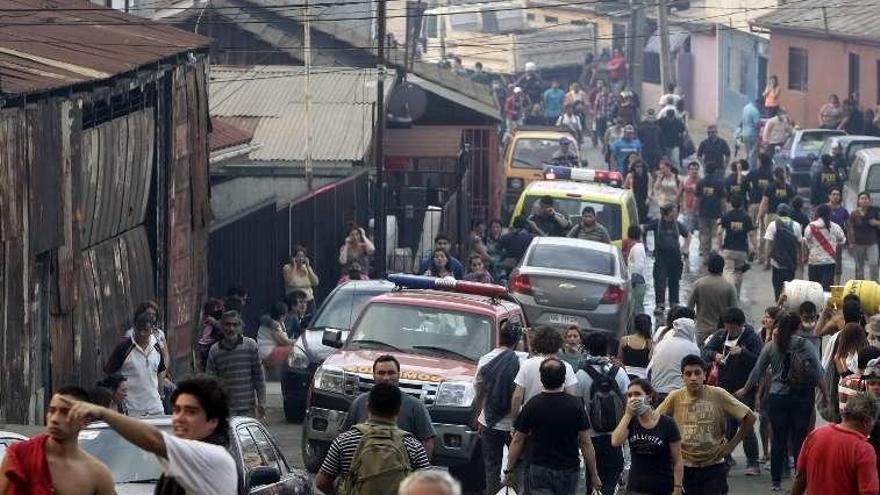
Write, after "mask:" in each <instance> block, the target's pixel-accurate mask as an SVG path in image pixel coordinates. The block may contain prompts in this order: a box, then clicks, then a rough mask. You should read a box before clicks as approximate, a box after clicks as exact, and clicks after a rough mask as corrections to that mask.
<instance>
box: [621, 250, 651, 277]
mask: <svg viewBox="0 0 880 495" xmlns="http://www.w3.org/2000/svg"><path fill="white" fill-rule="evenodd" d="M626 264H627V266H629V273H630V275H632V274H634V273H638V274H639V275H641V276H642V278H644V279H645V280H648V256H647V255H646V254H645V245H644V244H643V243H641V242H637V243H635V244H633V245H632V247H631V248H629V256H627V258H626Z"/></svg>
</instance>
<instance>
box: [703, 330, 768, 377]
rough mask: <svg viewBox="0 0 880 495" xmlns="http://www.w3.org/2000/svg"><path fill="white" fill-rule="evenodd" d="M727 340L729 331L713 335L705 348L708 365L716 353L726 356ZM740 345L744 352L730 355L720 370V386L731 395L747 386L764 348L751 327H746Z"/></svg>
mask: <svg viewBox="0 0 880 495" xmlns="http://www.w3.org/2000/svg"><path fill="white" fill-rule="evenodd" d="M726 340H727V330H718V331H717V332H715V333H713V334H712V337H710V338H709V342H708V343H707V344H706V345H705V346H704V347H703V359H705V360H706V362H707V363H711V362H712V361H713V360H714V356H715V353H716V352H719V353H722V354H724V352H723V349H724V342H725V341H726ZM738 344H739V346H740V347H742V352H741V353H739V354H738V355H733V354H731V355H728V356H727V360H726V361H725V363H724V364H723V365H720V366H719V368H718V386H719V387H721V388H723V389H724V390H727V391H728V392H731V393H733V392H735V391H737V390H739V389H740V388H742V386H743V385H745V384H746V382H747V381H748V379H749V374H750V373H751V372H752V368H754V367H755V363H756V362H758V356H760V355H761V349H762V348H763V347H764V343H763V342H762V341H761V337H760V336H759V335H758V334H757V333H756V332H755V331H754V330H752V328H751V327H750V326H749V325H746V327H745V330H743V333H742V335H740V337H739V342H738Z"/></svg>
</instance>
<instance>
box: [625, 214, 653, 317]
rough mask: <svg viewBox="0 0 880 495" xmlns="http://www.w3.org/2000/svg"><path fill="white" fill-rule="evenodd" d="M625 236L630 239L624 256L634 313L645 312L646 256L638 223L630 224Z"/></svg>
mask: <svg viewBox="0 0 880 495" xmlns="http://www.w3.org/2000/svg"><path fill="white" fill-rule="evenodd" d="M626 237H627V238H628V239H629V240H630V241H632V245H631V246H630V248H629V253H627V256H626V265H627V267H629V276H630V280H631V283H632V297H633V307H634V311H635V314H637V315H638V314H642V313H644V312H645V288H646V287H645V286H646V281H647V280H648V256H647V254H646V253H645V245H644V244H643V243H642V229H641V227H639V226H638V225H630V226H629V229H627V231H626Z"/></svg>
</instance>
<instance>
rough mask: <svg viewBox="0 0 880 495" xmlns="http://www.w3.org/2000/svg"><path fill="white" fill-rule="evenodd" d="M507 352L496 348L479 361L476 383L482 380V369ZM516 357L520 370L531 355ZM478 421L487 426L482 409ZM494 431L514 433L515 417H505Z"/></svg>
mask: <svg viewBox="0 0 880 495" xmlns="http://www.w3.org/2000/svg"><path fill="white" fill-rule="evenodd" d="M505 350H506V349H503V348H501V347H496V348H495V349H492V350H491V351H489V353H488V354H486V355H484V356H483V357H481V358H480V360H479V361H477V372H476V373H475V374H474V383H477V382H478V381H479V379H480V369H481V368H482V367H483V366H486V365H487V364H489V362H490V361H492V360H493V359H495V358H496V357H498V355H499V354H501V353H502V352H503V351H505ZM516 355H517V357H519V366H520V369H522V364H523V362H524V361H525V360H526V358H528V356H529V355H528V354H526V353H525V352H517V353H516ZM477 421H479V422H480V424H481V425H483V426H487V425H486V412H485V410H484V409H482V408H481V409H480V417H479V418H477ZM492 429H493V430H503V431H513V417H512V416H511V415H510V414H508V415H507V416H504V417H503V418H501V419H499V420H498V422H497V423H495V426H493V427H492Z"/></svg>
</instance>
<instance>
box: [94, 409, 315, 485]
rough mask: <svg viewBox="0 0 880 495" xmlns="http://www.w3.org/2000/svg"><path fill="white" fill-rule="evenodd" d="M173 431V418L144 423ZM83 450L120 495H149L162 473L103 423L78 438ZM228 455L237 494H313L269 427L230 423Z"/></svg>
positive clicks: (239, 419)
mask: <svg viewBox="0 0 880 495" xmlns="http://www.w3.org/2000/svg"><path fill="white" fill-rule="evenodd" d="M142 420H143V421H147V422H148V423H150V424H152V425H153V426H155V427H157V428H159V429H160V430H162V431H166V432H168V433H170V432H171V416H157V417H146V418H142ZM79 445H80V447H82V448H83V449H85V450H86V451H87V452H88V453H90V454H92V455H93V456H95V457H96V458H98V460H100V461H101V462H103V463H104V464H105V465H107V467H108V468H110V472H112V473H113V480H114V481H115V482H116V493H119V494H120V495H141V494H144V495H146V494H151V493H153V490H154V489H155V486H156V482H157V481H158V480H159V476H160V475H161V474H162V468H161V467H160V466H159V461H158V460H157V459H156V456H155V455H153V454H151V453H149V452H147V451H145V450H141V449H140V448H138V447H136V446H135V445H134V444H132V443H129V442H128V441H127V440H125V439H124V438H122V437H121V436H120V435H119V434H118V433H116V431H114V430H113V429H111V428H110V427H108V426H107V425H106V424H105V423H93V424H91V425H89V426H88V427H87V428H86V429H84V430H82V431H81V432H80V433H79ZM229 453H230V454H232V458H233V459H234V460H235V465H236V468H237V470H238V489H237V492H238V494H239V495H268V494H273V495H275V494H278V495H311V493H312V484H311V481H310V480H309V477H308V475H307V474H306V472H305V471H301V470H299V469H295V468H293V467H292V466H291V465H289V464H288V463H287V459H285V458H284V454H282V453H281V449H279V448H278V445H276V444H275V440H274V439H273V438H272V435H270V434H269V431H268V430H266V427H265V426H263V425H262V424H261V423H260V422H259V421H257V420H255V419H253V418H246V417H233V418H231V419H230V420H229Z"/></svg>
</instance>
